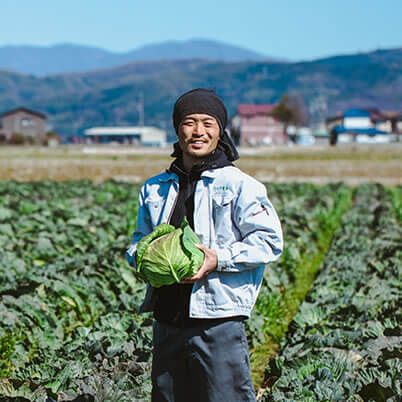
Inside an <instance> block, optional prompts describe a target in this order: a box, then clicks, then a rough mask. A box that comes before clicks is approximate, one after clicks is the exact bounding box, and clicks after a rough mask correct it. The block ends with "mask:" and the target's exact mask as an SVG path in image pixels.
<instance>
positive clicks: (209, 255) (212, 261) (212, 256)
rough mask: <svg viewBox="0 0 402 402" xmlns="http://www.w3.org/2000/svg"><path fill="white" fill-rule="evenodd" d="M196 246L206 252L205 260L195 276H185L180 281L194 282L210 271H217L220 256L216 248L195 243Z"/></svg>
mask: <svg viewBox="0 0 402 402" xmlns="http://www.w3.org/2000/svg"><path fill="white" fill-rule="evenodd" d="M195 246H196V247H197V248H199V249H200V250H201V251H202V252H203V253H204V256H205V257H204V262H203V264H202V265H201V267H200V269H199V270H198V271H197V273H196V274H195V275H194V276H192V277H191V278H184V279H182V280H181V281H180V283H194V282H196V281H198V280H199V279H201V278H203V277H204V276H206V275H208V274H209V273H210V272H212V271H215V269H216V267H217V266H218V257H217V255H216V251H215V250H213V249H212V248H208V247H205V246H204V245H203V244H195Z"/></svg>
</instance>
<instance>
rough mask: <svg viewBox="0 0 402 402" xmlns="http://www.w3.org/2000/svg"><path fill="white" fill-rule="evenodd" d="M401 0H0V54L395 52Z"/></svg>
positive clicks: (293, 56) (401, 28)
mask: <svg viewBox="0 0 402 402" xmlns="http://www.w3.org/2000/svg"><path fill="white" fill-rule="evenodd" d="M401 16H402V1H401V0H383V1H382V2H380V1H378V0H375V1H374V0H276V1H273V0H242V1H238V0H230V1H229V0H201V1H197V2H196V1H192V2H191V1H189V0H187V1H185V0H164V1H163V0H151V1H150V0H148V1H147V0H141V1H137V0H66V1H63V0H35V1H33V0H0V21H1V23H0V46H5V45H22V44H28V45H39V46H49V45H54V44H57V43H75V44H83V45H91V46H97V47H102V48H105V49H108V50H111V51H126V50H132V49H135V48H138V47H140V46H142V45H145V44H150V43H156V42H161V41H165V40H186V39H192V38H205V39H215V40H219V41H223V42H227V43H230V44H234V45H238V46H243V47H247V48H249V49H252V50H255V51H258V52H260V53H262V54H264V55H266V56H274V57H281V58H286V59H289V60H300V59H312V58H319V57H325V56H328V55H335V54H342V53H352V52H357V51H370V50H374V49H378V48H388V47H401V46H402V23H401Z"/></svg>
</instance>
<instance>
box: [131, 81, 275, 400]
mask: <svg viewBox="0 0 402 402" xmlns="http://www.w3.org/2000/svg"><path fill="white" fill-rule="evenodd" d="M226 124H227V111H226V108H225V105H224V103H223V102H222V100H221V98H220V97H219V96H218V95H217V94H216V93H215V92H213V91H210V90H207V89H201V88H199V89H194V90H192V91H189V92H186V93H185V94H183V95H182V96H181V97H180V98H179V99H178V100H177V101H176V103H175V106H174V111H173V125H174V128H175V130H176V133H177V137H178V142H177V143H176V144H175V145H174V152H173V154H172V156H173V157H175V159H174V161H173V162H172V164H171V166H170V168H169V169H168V170H167V171H166V172H164V173H161V174H160V175H157V176H155V177H152V178H150V179H149V180H147V182H146V183H145V184H144V185H143V187H142V189H141V192H140V199H139V210H138V218H137V220H138V222H137V228H138V229H137V230H136V232H135V233H134V235H133V243H132V246H131V247H130V249H129V250H128V251H127V259H128V261H129V262H130V263H131V264H132V265H133V266H134V267H135V253H136V247H137V244H138V242H139V240H140V239H141V238H142V237H144V236H145V235H147V234H148V233H150V232H151V231H152V230H153V228H154V227H155V226H157V225H158V224H160V223H162V222H166V223H169V224H171V225H173V226H175V227H179V226H180V225H181V223H182V221H183V219H184V217H186V218H187V220H188V222H189V224H190V226H191V227H192V229H193V230H194V231H195V232H196V233H197V235H198V236H199V238H200V239H201V244H199V245H198V247H199V248H200V249H201V250H202V251H203V253H204V255H205V258H204V263H203V264H202V266H201V267H200V269H199V270H198V272H197V273H196V274H195V275H194V276H193V277H191V278H185V279H184V280H182V281H181V282H180V283H178V284H174V285H170V286H162V287H160V288H152V287H151V286H149V285H147V293H146V296H145V300H144V302H143V304H142V306H141V312H145V311H153V314H154V317H155V322H154V334H153V343H154V350H153V360H152V400H153V401H154V402H159V401H183V402H188V401H192V402H196V401H199V402H208V401H211V402H212V401H231V402H232V401H255V392H254V388H253V384H252V381H251V376H250V366H249V354H248V347H247V339H246V334H245V328H244V320H245V319H247V318H248V317H249V316H250V313H251V310H252V308H253V306H254V304H255V301H256V298H257V294H258V292H259V290H260V286H261V282H262V277H263V272H264V268H265V265H266V264H267V263H269V262H271V261H274V260H276V259H278V258H279V256H280V254H281V252H282V243H283V242H282V231H281V226H280V222H279V219H278V217H277V214H276V212H275V210H274V208H273V206H272V204H271V203H270V201H269V200H268V198H267V194H266V190H265V186H263V185H262V184H261V183H259V182H258V181H256V180H255V179H253V178H252V177H250V176H248V175H246V174H245V173H243V172H241V171H240V170H239V169H237V168H236V167H235V166H234V165H233V162H234V161H235V160H236V159H238V157H239V155H238V153H237V151H236V148H235V147H234V145H233V143H232V141H231V139H230V137H229V135H228V134H227V132H226V131H225V127H226Z"/></svg>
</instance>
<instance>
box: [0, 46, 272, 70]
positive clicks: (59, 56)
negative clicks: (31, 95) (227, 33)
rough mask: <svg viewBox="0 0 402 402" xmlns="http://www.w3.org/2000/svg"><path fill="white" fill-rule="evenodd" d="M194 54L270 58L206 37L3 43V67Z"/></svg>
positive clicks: (74, 66)
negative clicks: (134, 42)
mask: <svg viewBox="0 0 402 402" xmlns="http://www.w3.org/2000/svg"><path fill="white" fill-rule="evenodd" d="M193 58H202V59H210V60H222V61H244V60H261V59H268V57H264V56H263V55H261V54H259V53H257V52H254V51H252V50H249V49H245V48H242V47H239V46H234V45H231V44H227V43H223V42H218V41H213V40H206V39H191V40H186V41H166V42H161V43H154V44H150V45H145V46H142V47H139V48H138V49H134V50H131V51H128V52H111V51H108V50H105V49H101V48H97V47H90V46H82V45H73V44H58V45H54V46H49V47H40V46H4V47H0V68H1V69H5V70H11V71H16V72H19V73H23V74H33V75H36V76H45V75H50V74H60V73H69V72H83V71H88V70H98V69H103V68H109V67H115V66H118V65H122V64H127V63H132V62H136V61H151V60H166V59H193ZM271 59H272V58H271Z"/></svg>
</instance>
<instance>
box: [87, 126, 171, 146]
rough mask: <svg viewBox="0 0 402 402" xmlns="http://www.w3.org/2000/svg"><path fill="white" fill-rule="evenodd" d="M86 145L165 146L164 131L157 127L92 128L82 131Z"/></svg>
mask: <svg viewBox="0 0 402 402" xmlns="http://www.w3.org/2000/svg"><path fill="white" fill-rule="evenodd" d="M84 135H85V140H86V142H87V143H88V144H110V143H118V144H136V145H144V146H154V147H164V146H166V131H165V130H161V129H160V128H157V127H134V126H132V127H92V128H88V129H87V130H85V131H84Z"/></svg>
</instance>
